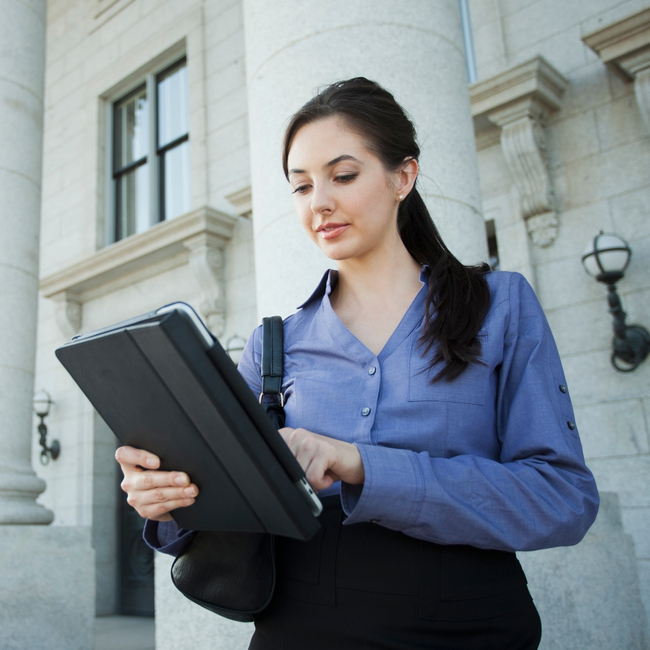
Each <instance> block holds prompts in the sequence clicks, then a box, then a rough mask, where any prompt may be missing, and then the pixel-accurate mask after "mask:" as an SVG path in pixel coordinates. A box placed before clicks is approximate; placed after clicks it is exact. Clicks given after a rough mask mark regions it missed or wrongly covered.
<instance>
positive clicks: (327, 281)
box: [296, 264, 431, 309]
mask: <svg viewBox="0 0 650 650" xmlns="http://www.w3.org/2000/svg"><path fill="white" fill-rule="evenodd" d="M430 273H431V269H430V268H429V265H428V264H425V265H424V266H423V267H422V270H421V271H420V282H421V283H422V284H428V283H429V274H430ZM338 281H339V272H338V271H336V270H335V269H327V271H325V273H324V274H323V277H322V278H321V279H320V282H319V283H318V286H317V287H316V289H314V292H313V293H312V294H311V296H309V298H307V300H305V302H303V303H302V304H301V305H298V307H297V308H296V309H303V308H304V307H306V306H307V305H309V304H310V303H312V302H315V301H316V300H322V299H323V296H326V295H327V296H329V295H330V293H332V290H333V289H334V287H336V285H337V283H338Z"/></svg>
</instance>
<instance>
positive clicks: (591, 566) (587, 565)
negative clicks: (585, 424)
mask: <svg viewBox="0 0 650 650" xmlns="http://www.w3.org/2000/svg"><path fill="white" fill-rule="evenodd" d="M517 555H518V557H519V559H520V560H521V563H522V566H523V567H524V570H525V572H526V575H527V577H528V588H529V590H530V592H531V594H532V596H533V598H534V600H535V604H536V606H537V608H538V610H539V613H540V617H541V619H542V629H543V633H542V642H541V645H540V649H541V650H564V649H565V648H571V650H592V649H593V648H612V649H614V648H616V649H618V648H625V649H626V650H644V649H645V648H647V647H648V645H647V644H648V633H647V623H646V617H645V611H644V608H643V604H642V601H641V597H640V589H639V580H638V576H637V568H636V560H635V556H634V544H633V541H632V539H631V537H630V536H629V535H626V534H625V533H624V532H623V528H622V526H621V522H620V508H619V505H618V502H617V497H616V495H615V494H604V493H602V492H601V507H600V512H599V515H598V520H597V521H596V524H595V525H594V526H593V527H592V529H591V530H590V531H589V532H588V533H587V535H586V537H585V539H584V540H583V541H582V542H581V543H580V544H579V545H578V546H576V547H568V548H567V547H565V548H554V549H548V550H544V551H535V552H533V553H518V554H517ZM614 594H615V595H616V596H615V597H612V596H613V595H614Z"/></svg>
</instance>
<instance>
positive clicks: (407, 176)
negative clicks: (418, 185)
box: [395, 158, 420, 200]
mask: <svg viewBox="0 0 650 650" xmlns="http://www.w3.org/2000/svg"><path fill="white" fill-rule="evenodd" d="M419 170H420V166H419V165H418V161H417V160H415V159H414V158H407V159H406V160H405V161H404V163H403V164H402V166H401V167H400V168H399V170H398V171H397V179H396V180H397V182H396V183H395V190H396V194H397V196H400V195H401V196H402V197H403V199H405V198H406V197H407V196H408V195H409V192H410V191H411V190H412V189H413V187H414V185H415V181H416V179H417V177H418V172H419ZM403 199H400V200H403Z"/></svg>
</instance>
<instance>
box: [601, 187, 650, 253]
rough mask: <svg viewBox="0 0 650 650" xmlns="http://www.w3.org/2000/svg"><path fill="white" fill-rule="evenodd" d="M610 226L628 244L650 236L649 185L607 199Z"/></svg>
mask: <svg viewBox="0 0 650 650" xmlns="http://www.w3.org/2000/svg"><path fill="white" fill-rule="evenodd" d="M609 206H610V209H611V212H612V228H613V229H614V231H615V232H618V233H621V236H622V237H624V238H625V239H626V241H627V242H628V243H630V244H632V242H634V241H636V240H637V239H641V238H644V237H648V236H650V185H649V186H646V187H643V188H641V189H639V190H636V191H633V192H626V193H624V194H621V195H619V196H615V197H612V198H611V199H609Z"/></svg>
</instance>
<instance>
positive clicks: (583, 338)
mask: <svg viewBox="0 0 650 650" xmlns="http://www.w3.org/2000/svg"><path fill="white" fill-rule="evenodd" d="M600 307H602V305H600V303H599V302H598V301H589V302H584V303H578V304H577V305H572V306H570V307H562V308H560V309H554V310H552V311H547V313H546V316H547V318H548V322H549V324H550V326H551V329H552V331H553V333H554V335H555V340H556V342H557V346H558V349H559V350H560V355H565V354H581V353H585V352H591V351H593V350H595V349H597V350H607V349H608V347H609V344H610V341H611V338H612V330H611V323H610V320H611V317H610V316H609V314H608V313H607V311H606V310H605V309H600Z"/></svg>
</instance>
